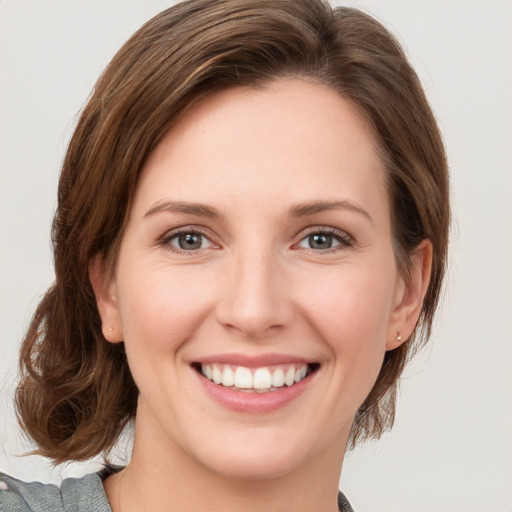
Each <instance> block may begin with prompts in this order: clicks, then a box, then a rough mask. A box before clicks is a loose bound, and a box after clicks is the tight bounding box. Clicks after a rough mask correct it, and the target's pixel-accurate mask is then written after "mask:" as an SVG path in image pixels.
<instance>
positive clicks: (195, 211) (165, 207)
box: [144, 201, 222, 218]
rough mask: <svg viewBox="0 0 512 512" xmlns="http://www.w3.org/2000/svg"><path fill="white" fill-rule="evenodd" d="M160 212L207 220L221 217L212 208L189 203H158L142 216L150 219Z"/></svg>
mask: <svg viewBox="0 0 512 512" xmlns="http://www.w3.org/2000/svg"><path fill="white" fill-rule="evenodd" d="M160 212H171V213H185V214H189V215H197V216H198V217H209V218H220V217H222V215H221V214H220V212H219V211H218V210H216V209H215V208H213V207H212V206H207V205H205V204H200V203H189V202H186V201H163V202H160V201H159V202H158V203H156V204H154V205H153V206H152V207H151V208H150V209H149V210H148V211H147V212H146V213H145V214H144V217H151V216H152V215H155V214H157V213H160Z"/></svg>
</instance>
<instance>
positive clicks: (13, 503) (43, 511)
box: [0, 473, 112, 512]
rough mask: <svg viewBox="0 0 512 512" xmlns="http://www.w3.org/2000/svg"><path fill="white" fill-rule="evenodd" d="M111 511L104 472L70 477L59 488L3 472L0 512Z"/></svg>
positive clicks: (0, 481) (0, 480)
mask: <svg viewBox="0 0 512 512" xmlns="http://www.w3.org/2000/svg"><path fill="white" fill-rule="evenodd" d="M49 510H51V511H52V512H88V511H90V510H94V511H95V512H112V509H111V508H110V505H109V503H108V500H107V497H106V495H105V491H104V490H103V483H102V474H101V473H93V474H90V475H86V476H84V477H82V478H67V479H66V480H64V481H63V482H62V484H61V486H60V487H57V486H56V485H52V484H42V483H40V482H30V483H29V482H22V481H21V480H18V479H16V478H13V477H10V476H8V475H6V474H4V473H0V512H48V511H49Z"/></svg>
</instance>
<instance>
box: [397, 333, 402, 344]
mask: <svg viewBox="0 0 512 512" xmlns="http://www.w3.org/2000/svg"><path fill="white" fill-rule="evenodd" d="M402 339H403V338H402V336H400V334H397V336H396V341H398V343H400V342H401V341H402Z"/></svg>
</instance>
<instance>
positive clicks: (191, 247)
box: [169, 232, 209, 251]
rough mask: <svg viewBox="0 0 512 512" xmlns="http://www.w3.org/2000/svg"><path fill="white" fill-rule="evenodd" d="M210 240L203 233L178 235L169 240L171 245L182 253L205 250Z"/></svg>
mask: <svg viewBox="0 0 512 512" xmlns="http://www.w3.org/2000/svg"><path fill="white" fill-rule="evenodd" d="M208 242H209V240H208V239H207V238H206V237H205V236H204V235H202V234H201V233H195V232H189V233H177V234H176V235H174V236H172V237H171V238H170V239H169V245H171V247H174V248H176V249H180V250H182V251H197V250H199V249H204V248H205V246H207V245H208Z"/></svg>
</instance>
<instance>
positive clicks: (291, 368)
mask: <svg viewBox="0 0 512 512" xmlns="http://www.w3.org/2000/svg"><path fill="white" fill-rule="evenodd" d="M314 366H315V365H308V364H288V365H275V366H263V367H259V368H247V367H244V366H233V365H230V364H202V365H201V367H200V370H201V374H202V375H203V376H204V377H206V378H207V379H208V380H209V381H211V382H213V383H214V384H217V385H219V386H224V387H226V388H229V389H232V390H235V391H242V392H246V393H267V392H269V391H278V390H279V389H280V388H283V387H284V386H286V387H291V386H293V385H295V384H297V383H299V382H300V381H301V380H303V379H304V378H305V377H307V376H308V375H309V374H310V373H311V372H312V371H313V370H314Z"/></svg>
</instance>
